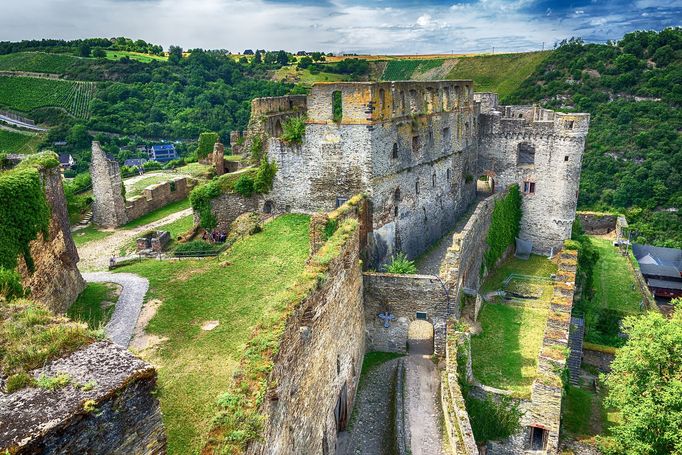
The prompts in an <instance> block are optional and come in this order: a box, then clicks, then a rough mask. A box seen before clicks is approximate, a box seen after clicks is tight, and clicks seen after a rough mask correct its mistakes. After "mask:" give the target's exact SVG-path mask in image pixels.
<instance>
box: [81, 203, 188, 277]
mask: <svg viewBox="0 0 682 455" xmlns="http://www.w3.org/2000/svg"><path fill="white" fill-rule="evenodd" d="M191 214H192V209H191V208H188V209H185V210H181V211H179V212H175V213H173V214H171V215H168V216H167V217H165V218H161V219H160V220H157V221H154V222H153V223H149V224H145V225H143V226H138V227H136V228H133V229H116V230H114V231H113V234H111V235H110V236H108V237H106V238H103V239H101V240H93V241H91V242H88V243H86V244H85V245H82V246H80V247H78V256H79V257H80V261H79V262H78V268H79V269H80V270H81V271H89V272H91V271H92V272H94V271H97V270H107V269H108V267H109V258H110V257H112V256H118V252H119V251H120V250H121V248H123V247H124V246H126V245H127V244H128V243H130V241H131V240H133V239H136V238H137V237H138V236H139V235H140V234H142V233H143V232H147V231H149V230H152V229H154V228H156V227H159V226H162V225H164V224H168V223H172V222H173V221H176V220H178V219H179V218H182V217H185V216H188V215H191Z"/></svg>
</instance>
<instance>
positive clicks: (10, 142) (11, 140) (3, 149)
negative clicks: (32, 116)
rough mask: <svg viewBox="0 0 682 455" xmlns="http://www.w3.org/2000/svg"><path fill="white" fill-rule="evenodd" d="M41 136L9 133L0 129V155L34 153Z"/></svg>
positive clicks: (41, 138)
mask: <svg viewBox="0 0 682 455" xmlns="http://www.w3.org/2000/svg"><path fill="white" fill-rule="evenodd" d="M42 140H43V135H42V134H32V133H24V132H23V131H22V132H15V131H9V130H6V129H2V128H0V153H35V152H36V148H37V146H38V145H39V144H40V142H41V141H42Z"/></svg>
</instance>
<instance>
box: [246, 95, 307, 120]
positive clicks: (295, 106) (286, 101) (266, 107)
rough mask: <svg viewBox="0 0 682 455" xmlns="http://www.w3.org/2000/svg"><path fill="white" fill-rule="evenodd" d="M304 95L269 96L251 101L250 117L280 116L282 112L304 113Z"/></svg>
mask: <svg viewBox="0 0 682 455" xmlns="http://www.w3.org/2000/svg"><path fill="white" fill-rule="evenodd" d="M305 109H306V96H305V95H288V96H271V97H267V98H255V99H253V100H252V101H251V116H261V115H266V116H267V115H271V114H280V113H282V112H291V111H305Z"/></svg>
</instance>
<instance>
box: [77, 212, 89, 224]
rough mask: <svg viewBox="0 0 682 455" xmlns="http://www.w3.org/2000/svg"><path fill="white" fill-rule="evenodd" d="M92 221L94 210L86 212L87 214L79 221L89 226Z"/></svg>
mask: <svg viewBox="0 0 682 455" xmlns="http://www.w3.org/2000/svg"><path fill="white" fill-rule="evenodd" d="M91 221H92V210H90V211H89V212H88V213H86V214H85V216H84V217H83V218H82V219H81V220H80V221H79V222H78V224H80V225H81V226H87V225H88V224H90V222H91Z"/></svg>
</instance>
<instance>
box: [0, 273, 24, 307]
mask: <svg viewBox="0 0 682 455" xmlns="http://www.w3.org/2000/svg"><path fill="white" fill-rule="evenodd" d="M23 295H24V288H23V287H22V286H21V275H19V272H17V271H16V270H7V269H5V268H3V267H0V298H2V297H4V298H5V299H7V300H12V299H14V298H17V297H22V296H23Z"/></svg>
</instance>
